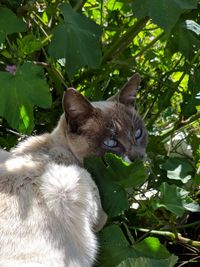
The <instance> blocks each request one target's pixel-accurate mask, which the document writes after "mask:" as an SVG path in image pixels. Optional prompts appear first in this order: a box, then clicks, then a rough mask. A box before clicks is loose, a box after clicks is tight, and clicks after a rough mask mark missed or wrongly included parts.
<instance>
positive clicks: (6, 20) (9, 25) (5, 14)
mask: <svg viewBox="0 0 200 267" xmlns="http://www.w3.org/2000/svg"><path fill="white" fill-rule="evenodd" d="M25 30H26V24H25V23H24V22H23V21H22V20H21V19H19V18H18V17H17V16H16V15H15V14H14V13H13V12H12V11H11V10H10V9H8V8H6V7H0V43H2V42H4V40H5V38H6V36H7V35H8V34H12V33H15V32H22V31H25Z"/></svg>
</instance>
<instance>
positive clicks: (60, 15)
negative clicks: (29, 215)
mask: <svg viewBox="0 0 200 267" xmlns="http://www.w3.org/2000/svg"><path fill="white" fill-rule="evenodd" d="M199 11H200V4H199V1H198V0H182V1H178V0H170V1H169V0H152V1H147V0H143V1H140V0H127V1H122V0H107V1H103V0H69V1H67V0H63V1H58V0H54V1H53V0H51V1H50V0H39V1H29V0H23V1H19V0H15V1H9V0H4V1H1V5H0V44H1V45H0V81H1V82H0V94H1V99H0V116H1V117H0V130H1V131H0V146H1V147H4V148H7V149H9V148H10V147H12V146H13V145H15V144H16V142H17V140H18V138H19V136H20V138H21V134H23V135H26V134H30V133H31V132H32V131H33V130H34V132H37V133H41V132H44V131H50V130H51V129H52V128H53V127H54V125H55V124H56V121H57V119H58V117H59V115H60V114H61V112H62V107H61V105H60V103H61V98H62V93H63V90H65V89H66V87H67V86H74V87H75V88H77V89H78V90H80V91H81V92H82V93H83V94H84V95H85V96H87V97H88V98H89V99H90V100H100V99H106V98H107V97H108V96H110V95H111V94H113V93H115V92H116V91H117V89H119V88H120V86H122V84H123V83H124V82H125V81H126V80H127V78H128V77H130V76H131V75H132V73H133V72H136V71H138V72H139V73H140V74H141V76H142V84H141V89H140V91H139V93H138V101H137V109H138V110H139V112H140V113H141V114H142V116H143V118H144V120H145V122H146V125H147V128H148V131H149V145H148V149H147V156H148V157H147V160H146V161H144V162H143V161H140V160H137V161H135V162H133V163H131V164H127V163H125V162H123V161H122V160H121V159H120V158H118V157H116V156H114V155H110V154H108V155H105V158H104V160H102V159H100V158H89V159H87V160H86V162H85V164H86V167H87V168H88V169H89V170H90V172H91V173H92V174H93V176H94V179H95V180H96V183H97V184H98V186H99V189H100V193H101V197H102V203H103V206H104V208H105V210H106V212H107V213H108V215H109V221H108V224H107V226H106V227H105V229H103V231H102V232H101V233H100V236H99V238H100V240H101V253H100V256H99V261H98V263H97V266H118V267H119V266H120V267H122V266H123V267H128V266H136V267H137V266H166V267H168V266H184V265H185V266H186V265H187V266H194V265H193V264H194V263H195V262H198V260H199V258H198V255H199V254H198V251H199V250H198V249H199V247H200V243H199V242H198V239H199V224H200V218H199V217H198V216H199V194H200V191H199V185H200V127H199V123H200V88H199V86H200V68H199V67H200V65H199V56H200V15H199V14H200V13H199ZM102 177H104V178H103V179H102ZM184 254H185V255H184ZM175 255H176V256H175ZM186 255H189V256H186ZM197 264H198V263H197Z"/></svg>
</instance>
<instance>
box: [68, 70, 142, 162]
mask: <svg viewBox="0 0 200 267" xmlns="http://www.w3.org/2000/svg"><path fill="white" fill-rule="evenodd" d="M139 84H140V76H139V74H134V75H133V76H132V77H131V79H130V80H129V81H128V82H127V83H126V84H125V85H124V86H123V87H122V89H121V90H120V91H119V93H117V94H116V95H115V96H112V97H110V98H109V99H107V100H106V101H99V102H91V103H90V102H89V101H88V100H87V99H86V98H85V97H84V96H82V95H81V94H80V93H79V92H78V91H76V90H75V89H73V88H69V89H68V90H67V91H66V92H65V93H64V96H63V109H64V112H65V119H66V129H65V131H66V137H67V139H68V145H69V146H70V149H71V150H72V152H73V154H74V155H75V157H76V158H77V159H78V160H79V161H80V162H82V161H83V159H84V158H85V157H87V156H90V155H96V156H102V155H104V154H105V153H107V152H112V153H115V154H117V155H120V156H121V157H122V158H124V159H126V160H128V159H129V160H133V159H134V158H136V157H143V156H144V155H145V150H146V145H147V131H146V128H145V126H144V123H143V121H142V119H141V118H140V116H139V115H138V113H137V111H136V110H135V108H134V106H133V102H134V101H135V95H136V92H137V90H138V87H139Z"/></svg>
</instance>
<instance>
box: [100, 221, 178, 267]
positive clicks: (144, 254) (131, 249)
mask: <svg viewBox="0 0 200 267" xmlns="http://www.w3.org/2000/svg"><path fill="white" fill-rule="evenodd" d="M100 242H101V245H102V246H101V247H102V248H101V253H100V264H98V266H102V267H116V266H120V267H122V266H124V267H125V266H127V267H128V266H137V265H134V263H135V264H139V263H141V262H144V263H149V264H150V265H149V266H166V267H168V266H174V265H173V264H175V262H176V261H177V257H175V256H174V255H171V256H170V253H169V252H168V251H167V250H166V248H165V247H164V246H163V245H162V244H161V243H160V241H159V240H158V239H157V238H154V237H148V238H145V239H144V240H142V241H141V242H139V243H135V244H133V245H130V244H129V242H128V241H127V240H126V238H125V235H124V234H123V232H122V230H121V228H120V227H119V226H117V225H110V226H108V227H106V228H105V229H104V230H103V231H102V232H101V233H100ZM129 264H131V265H129ZM159 264H160V265H159ZM138 266H139V265H138ZM140 266H148V265H140Z"/></svg>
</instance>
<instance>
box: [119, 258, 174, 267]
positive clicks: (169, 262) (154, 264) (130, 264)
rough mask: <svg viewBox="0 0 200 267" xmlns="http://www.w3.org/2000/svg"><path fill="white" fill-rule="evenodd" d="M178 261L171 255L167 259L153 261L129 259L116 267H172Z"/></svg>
mask: <svg viewBox="0 0 200 267" xmlns="http://www.w3.org/2000/svg"><path fill="white" fill-rule="evenodd" d="M177 260H178V257H176V256H174V255H171V256H169V258H167V259H161V260H159V259H158V260H155V259H149V258H145V257H139V258H129V259H127V260H125V261H123V262H122V263H120V264H119V265H117V266H116V267H161V266H162V267H173V266H174V265H175V264H176V262H177Z"/></svg>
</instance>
